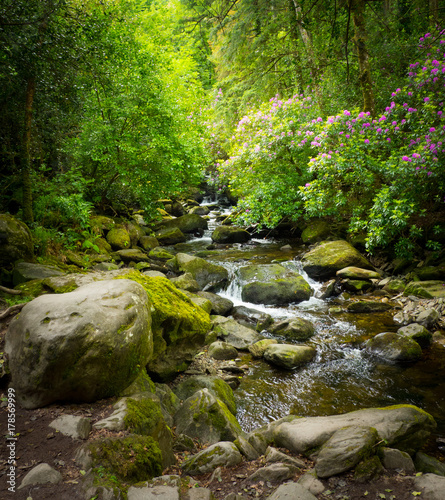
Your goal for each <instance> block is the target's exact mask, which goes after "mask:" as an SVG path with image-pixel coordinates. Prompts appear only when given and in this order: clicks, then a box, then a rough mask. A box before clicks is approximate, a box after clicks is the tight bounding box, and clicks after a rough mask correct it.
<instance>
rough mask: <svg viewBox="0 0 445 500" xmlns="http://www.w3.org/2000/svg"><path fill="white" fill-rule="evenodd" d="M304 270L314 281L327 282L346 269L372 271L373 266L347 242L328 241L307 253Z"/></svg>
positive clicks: (303, 260)
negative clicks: (358, 268) (352, 267)
mask: <svg viewBox="0 0 445 500" xmlns="http://www.w3.org/2000/svg"><path fill="white" fill-rule="evenodd" d="M302 263H303V269H304V271H306V272H307V274H308V275H309V276H310V277H311V278H314V279H319V280H326V279H328V278H332V277H334V276H335V275H336V273H337V271H339V270H340V269H344V268H345V267H349V266H354V267H360V268H364V269H372V268H373V267H372V265H371V264H370V263H369V262H368V261H367V260H366V259H365V257H363V255H361V254H360V253H359V252H358V251H357V250H356V249H355V248H354V247H353V246H352V245H350V244H349V243H348V242H347V241H344V240H338V241H326V242H323V243H321V244H320V245H318V246H317V247H316V248H314V249H313V250H311V251H310V252H308V253H306V254H305V255H304V256H303V258H302Z"/></svg>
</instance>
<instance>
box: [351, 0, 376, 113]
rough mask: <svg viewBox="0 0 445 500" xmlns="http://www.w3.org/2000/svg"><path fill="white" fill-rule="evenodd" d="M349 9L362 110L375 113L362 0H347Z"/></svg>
mask: <svg viewBox="0 0 445 500" xmlns="http://www.w3.org/2000/svg"><path fill="white" fill-rule="evenodd" d="M349 9H350V10H351V13H352V21H353V23H354V32H355V33H354V39H353V40H354V44H355V47H356V49H357V56H358V65H359V82H360V87H361V89H362V94H363V110H364V111H369V112H370V113H371V116H373V117H374V115H375V102H374V90H373V87H372V77H371V65H370V62H369V54H368V50H367V48H366V40H367V32H366V23H365V17H364V11H365V2H364V0H349Z"/></svg>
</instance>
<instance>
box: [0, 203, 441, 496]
mask: <svg viewBox="0 0 445 500" xmlns="http://www.w3.org/2000/svg"><path fill="white" fill-rule="evenodd" d="M181 206H182V210H184V213H181V210H180V207H178V205H176V206H174V204H171V206H168V204H167V203H166V206H165V208H166V209H168V210H169V211H170V212H171V213H173V212H175V215H176V217H173V218H165V219H164V220H163V222H162V223H161V224H159V226H158V227H157V228H154V229H155V231H154V232H153V231H152V229H150V228H145V226H144V225H142V222H143V221H142V220H141V219H140V218H138V217H135V220H134V221H133V222H132V223H131V224H130V223H125V224H122V223H115V221H113V220H112V219H109V218H105V217H97V218H96V220H95V223H96V224H97V227H98V233H100V235H101V236H100V238H98V240H99V239H100V240H103V241H100V242H99V241H97V243H100V244H101V254H100V256H101V257H100V258H99V257H98V256H96V255H91V254H90V255H89V256H88V257H87V260H85V256H82V255H75V254H67V255H65V259H66V261H67V262H65V264H62V263H61V262H60V263H59V264H57V262H54V263H53V264H52V265H48V264H46V265H41V264H36V263H35V262H34V263H33V262H30V261H31V258H30V257H29V254H27V249H26V248H25V247H24V246H23V244H22V243H21V246H20V245H16V246H18V247H20V248H18V250H17V252H20V251H21V252H22V257H24V260H25V262H23V261H22V262H19V263H18V264H16V265H15V267H14V270H13V272H12V273H11V276H12V278H11V279H12V280H13V281H14V282H13V283H12V285H15V286H16V289H18V290H21V292H22V293H24V294H26V295H30V296H34V297H37V298H36V299H34V300H32V301H31V302H30V303H29V304H27V305H26V306H25V307H23V308H22V309H21V312H19V314H17V315H15V314H11V315H8V314H5V315H4V318H3V319H2V323H1V325H2V328H1V335H0V342H1V346H0V351H1V352H2V367H3V368H2V369H3V373H2V377H1V383H2V391H3V393H2V404H1V409H0V410H1V413H0V416H1V422H2V429H4V431H2V433H3V435H4V436H6V437H5V439H4V440H3V441H2V451H1V453H2V459H3V461H2V463H1V476H0V483H1V484H0V497H1V498H5V499H8V498H14V499H15V498H18V499H22V498H23V499H30V498H31V499H33V500H40V499H42V500H43V499H51V498H54V499H56V498H57V499H65V498H66V499H77V498H79V499H86V500H93V499H94V500H96V499H103V500H105V499H109V500H112V499H119V498H128V500H139V499H141V500H142V499H154V498H158V499H159V498H161V499H164V498H165V499H166V500H168V499H170V498H171V499H178V500H186V499H188V500H198V499H207V498H208V499H211V498H217V499H226V500H236V499H239V500H241V499H242V498H244V499H247V498H261V499H270V500H283V499H286V498H292V499H303V500H305V499H307V500H310V499H314V498H318V499H321V498H338V499H342V498H343V499H355V498H388V499H390V498H393V499H408V498H412V497H413V495H414V496H419V497H420V498H425V499H432V500H434V499H440V498H442V499H443V498H445V497H443V494H442V493H441V492H443V491H445V486H444V483H445V478H444V477H443V476H445V465H444V464H443V461H444V458H445V455H444V446H445V417H444V415H445V337H444V335H443V333H444V327H445V292H444V291H443V289H442V287H443V282H442V280H443V279H444V278H445V275H444V276H442V274H441V273H443V270H442V265H441V264H440V263H435V264H436V265H434V266H433V265H431V262H427V263H416V266H415V268H414V270H413V269H412V268H411V270H408V272H405V273H395V271H396V267H395V265H393V264H391V263H387V262H377V261H376V260H371V261H369V260H367V259H366V258H365V257H364V255H363V254H361V253H360V252H358V251H357V250H356V249H355V248H354V247H353V246H352V245H350V244H349V243H348V242H347V241H345V240H344V239H341V238H339V237H338V236H337V237H336V236H335V235H331V234H325V232H324V231H325V228H322V229H323V231H321V234H322V236H323V238H321V237H319V236H320V235H318V229H317V228H319V225H316V226H314V227H312V228H311V227H308V228H307V232H306V236H305V235H304V232H303V235H302V236H301V237H299V238H290V237H288V238H286V239H276V238H271V237H269V238H267V237H264V235H257V237H256V238H252V237H251V235H250V234H249V233H248V232H246V231H245V230H242V229H239V228H236V227H233V226H230V225H224V224H222V221H224V219H225V217H227V211H226V212H225V210H224V209H221V207H219V206H216V205H215V203H214V202H213V201H211V200H205V201H204V203H201V205H198V204H197V203H195V204H193V203H191V204H190V205H189V206H188V211H189V213H188V214H186V213H185V205H181ZM3 224H5V223H4V222H3ZM2 227H3V229H2ZM0 229H2V230H4V226H1V227H0ZM316 229H317V230H316ZM21 230H22V231H23V234H25V233H26V229H24V228H21ZM307 234H309V237H307ZM22 236H23V235H22ZM320 239H321V240H322V241H317V240H320ZM12 240H13V238H12V236H11V237H10V240H9V241H10V242H12ZM19 240H20V241H22V240H23V237H22V238H21V239H20V238H19ZM3 250H4V253H3V255H6V253H7V252H10V253H13V251H14V249H13V245H12V243H11V244H10V245H9V247H5V248H4V249H3ZM10 260H11V258H10ZM26 261H27V262H26ZM87 262H88V265H86V264H87ZM2 265H4V263H2ZM416 270H417V271H416ZM74 271H75V272H74ZM8 286H11V285H10V284H8ZM3 309H4V310H5V309H6V307H4V308H3ZM147 373H148V376H147ZM130 382H131V384H130ZM12 413H13V414H14V418H13V420H14V428H13V429H12V427H11V426H10V427H9V429H8V422H9V420H8V419H11V418H12V417H11V415H12ZM11 443H16V447H15V448H14V457H12V456H11V449H12V448H11V446H9V447H8V445H10V444H11ZM11 459H12V462H11ZM11 470H13V471H14V488H13V489H14V491H12V490H9V491H8V485H9V486H10V485H11V483H10V482H9V483H8V482H7V479H8V478H9V479H10V478H11ZM8 474H9V475H8ZM28 474H29V475H28ZM153 478H154V479H153ZM382 495H383V496H382ZM441 495H442V496H441Z"/></svg>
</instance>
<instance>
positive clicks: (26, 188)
mask: <svg viewBox="0 0 445 500" xmlns="http://www.w3.org/2000/svg"><path fill="white" fill-rule="evenodd" d="M35 92H36V80H35V78H34V77H30V78H29V79H28V84H27V88H26V103H25V133H24V136H23V161H22V182H23V219H24V221H25V222H28V223H29V222H34V214H33V210H32V182H31V126H32V105H33V102H34V95H35Z"/></svg>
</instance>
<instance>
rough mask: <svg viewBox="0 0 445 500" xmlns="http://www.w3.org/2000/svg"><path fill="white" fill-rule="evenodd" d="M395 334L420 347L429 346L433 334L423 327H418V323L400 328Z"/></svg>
mask: <svg viewBox="0 0 445 500" xmlns="http://www.w3.org/2000/svg"><path fill="white" fill-rule="evenodd" d="M397 333H398V334H400V335H404V336H405V337H408V338H410V339H413V340H415V341H416V342H417V343H418V344H419V345H420V347H427V346H429V345H430V344H431V341H432V339H433V334H432V333H431V332H430V331H428V330H427V329H426V328H425V327H424V326H423V325H419V324H418V323H411V324H410V325H406V326H402V327H401V328H399V329H398V330H397Z"/></svg>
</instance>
